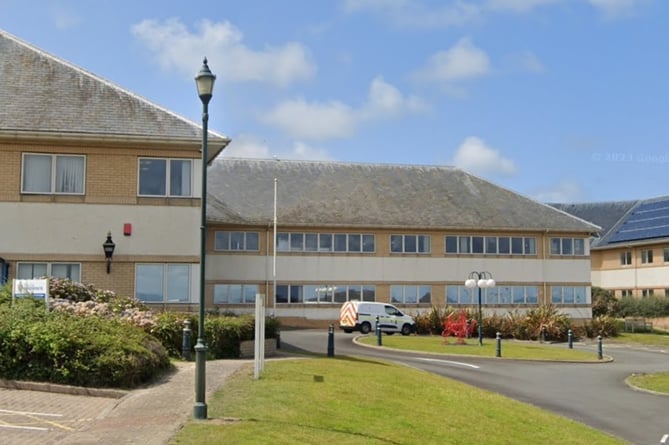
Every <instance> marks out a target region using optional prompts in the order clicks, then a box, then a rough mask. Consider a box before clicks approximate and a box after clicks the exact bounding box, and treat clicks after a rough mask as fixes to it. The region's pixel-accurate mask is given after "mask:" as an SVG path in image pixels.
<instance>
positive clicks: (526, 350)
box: [358, 335, 599, 362]
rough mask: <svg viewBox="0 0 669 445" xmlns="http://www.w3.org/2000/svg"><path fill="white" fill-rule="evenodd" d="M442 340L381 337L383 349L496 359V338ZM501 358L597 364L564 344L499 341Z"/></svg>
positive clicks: (592, 355)
mask: <svg viewBox="0 0 669 445" xmlns="http://www.w3.org/2000/svg"><path fill="white" fill-rule="evenodd" d="M442 340H443V337H441V336H439V335H410V336H406V337H403V336H399V335H384V336H383V337H382V338H381V341H382V344H383V346H384V347H388V348H396V349H402V350H412V351H421V352H432V353H440V354H450V355H473V356H479V357H495V356H496V348H497V344H496V343H497V342H496V340H495V339H491V338H485V339H483V346H479V344H478V338H469V339H467V340H466V343H467V344H464V345H459V344H456V343H455V338H453V337H450V338H449V339H448V341H449V344H442ZM358 341H359V342H361V343H364V344H368V345H376V342H377V339H376V336H374V335H371V336H365V337H359V338H358ZM501 352H502V358H513V359H525V360H564V361H586V362H597V361H599V360H598V359H597V352H596V351H584V350H581V349H578V348H577V347H575V348H574V349H569V347H568V346H567V343H560V344H550V343H538V342H525V341H514V340H502V351H501Z"/></svg>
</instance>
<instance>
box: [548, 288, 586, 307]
mask: <svg viewBox="0 0 669 445" xmlns="http://www.w3.org/2000/svg"><path fill="white" fill-rule="evenodd" d="M588 300H589V299H588V294H587V289H586V287H585V286H552V287H551V302H552V303H553V304H586V303H588Z"/></svg>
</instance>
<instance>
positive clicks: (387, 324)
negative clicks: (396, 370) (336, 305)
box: [339, 301, 416, 335]
mask: <svg viewBox="0 0 669 445" xmlns="http://www.w3.org/2000/svg"><path fill="white" fill-rule="evenodd" d="M377 320H378V323H379V326H380V327H381V331H382V332H384V333H386V334H394V333H395V332H401V333H402V335H409V334H411V333H412V332H414V330H415V329H416V322H415V321H414V320H413V318H411V317H409V316H408V315H404V314H403V313H402V311H400V310H399V309H397V308H396V307H395V306H393V305H392V304H389V303H371V302H367V301H347V302H346V303H344V304H343V305H342V307H341V310H340V311H339V328H340V329H343V330H344V332H346V333H349V334H350V333H351V332H353V331H360V332H362V333H363V334H368V333H369V332H371V331H372V330H375V329H376V323H377Z"/></svg>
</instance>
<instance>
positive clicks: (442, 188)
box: [206, 159, 599, 320]
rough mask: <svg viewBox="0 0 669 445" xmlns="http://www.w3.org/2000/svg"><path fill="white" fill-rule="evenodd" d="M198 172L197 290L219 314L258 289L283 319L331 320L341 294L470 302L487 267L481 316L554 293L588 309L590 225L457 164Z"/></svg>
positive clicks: (413, 306) (230, 165) (418, 304)
mask: <svg viewBox="0 0 669 445" xmlns="http://www.w3.org/2000/svg"><path fill="white" fill-rule="evenodd" d="M208 175H209V178H210V182H209V186H208V187H209V191H210V194H211V196H210V197H209V198H208V203H209V206H208V209H207V219H208V224H209V239H210V244H209V246H208V256H207V261H208V263H207V264H208V265H207V271H206V273H207V286H208V295H209V298H210V300H209V304H211V305H213V306H214V307H218V308H219V309H221V310H231V309H233V310H245V309H246V310H250V306H252V303H253V301H254V296H255V294H256V293H260V294H264V295H268V296H269V298H268V299H267V302H268V304H269V306H270V308H269V309H270V312H271V311H272V310H274V311H276V312H275V313H276V315H277V316H279V317H282V318H299V319H330V320H331V319H336V318H337V315H338V312H337V311H338V310H339V307H340V306H341V303H342V302H344V301H347V300H351V299H361V300H370V301H389V302H393V303H396V304H397V305H399V306H400V307H403V308H405V309H408V310H409V311H416V312H418V311H421V310H423V309H425V308H428V309H429V308H431V307H432V306H433V305H434V306H442V307H443V306H446V305H452V306H472V305H475V304H477V297H478V296H477V295H476V292H474V293H472V290H471V289H467V288H465V287H464V285H463V284H464V282H465V280H466V279H467V278H468V277H469V274H470V273H471V272H481V271H486V272H490V273H491V274H492V276H493V277H494V278H495V279H496V281H497V286H496V287H494V288H490V289H482V294H483V295H482V300H483V301H482V302H483V304H484V305H485V310H486V311H488V312H491V311H496V312H506V311H509V310H515V309H520V310H523V309H525V308H533V307H537V306H538V305H541V304H546V303H554V304H555V305H557V306H558V307H560V308H561V309H562V310H563V311H564V312H566V313H568V314H570V315H571V316H573V317H574V318H590V317H591V309H590V303H591V300H590V251H589V242H588V241H589V238H590V237H591V236H592V234H593V233H595V232H597V231H598V230H599V228H598V227H597V226H595V225H594V224H591V223H588V222H585V221H583V220H581V219H579V218H575V217H573V216H572V215H569V214H567V213H565V212H562V211H559V210H556V209H554V208H553V207H550V206H548V205H544V204H542V203H539V202H536V201H533V200H531V199H528V198H525V197H523V196H520V195H518V194H516V193H513V192H512V191H509V190H506V189H504V188H501V187H498V186H496V185H494V184H492V183H490V182H487V181H484V180H482V179H480V178H477V177H475V176H472V175H470V174H467V173H466V172H464V171H462V170H459V169H456V168H450V167H427V166H402V165H383V164H347V163H334V162H304V161H285V160H250V159H224V160H217V161H215V162H214V163H213V164H212V165H211V167H210V169H209V172H208ZM275 178H276V184H277V194H276V195H277V199H276V214H277V234H276V243H274V242H273V239H274V227H273V226H274V223H273V219H274V208H275V206H274V179H275ZM274 245H276V254H275V253H274V250H273V247H272V246H274ZM275 271H276V272H275ZM275 284H276V296H277V298H276V301H275V300H274V299H273V298H272V295H274V287H275Z"/></svg>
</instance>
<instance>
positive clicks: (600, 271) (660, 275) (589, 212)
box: [555, 196, 669, 298]
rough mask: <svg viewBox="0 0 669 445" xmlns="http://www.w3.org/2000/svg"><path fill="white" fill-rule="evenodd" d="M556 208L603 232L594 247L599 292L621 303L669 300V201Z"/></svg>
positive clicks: (594, 263)
mask: <svg viewBox="0 0 669 445" xmlns="http://www.w3.org/2000/svg"><path fill="white" fill-rule="evenodd" d="M555 207H556V208H559V209H561V210H564V211H565V212H568V213H571V214H573V215H576V216H579V217H581V218H583V219H586V220H588V221H593V222H594V223H596V224H598V225H600V226H602V229H603V230H602V232H601V236H600V237H598V238H595V239H593V241H592V245H591V259H592V266H591V268H592V277H591V280H592V285H593V286H598V287H601V288H604V289H607V290H610V291H612V292H613V293H614V295H616V296H617V297H638V298H643V297H649V296H653V295H655V296H669V197H667V196H665V197H659V198H653V199H643V200H638V201H619V202H604V203H588V204H555Z"/></svg>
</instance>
